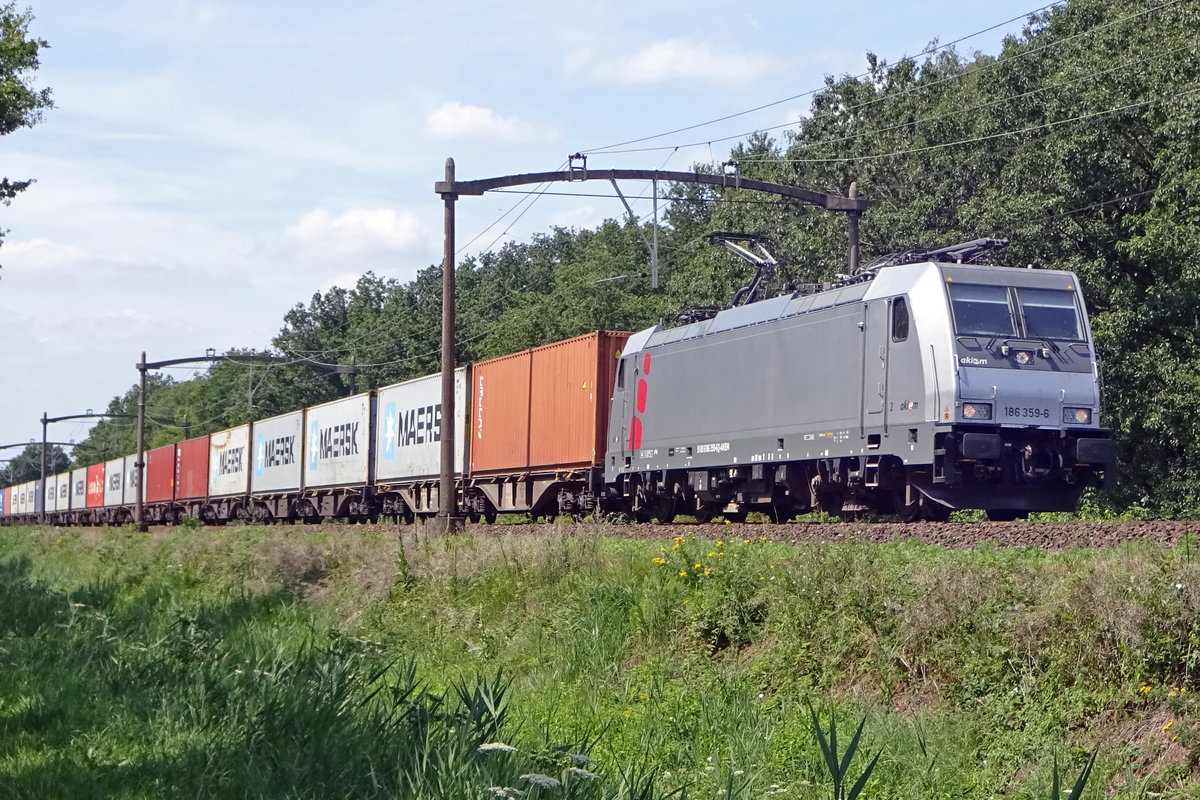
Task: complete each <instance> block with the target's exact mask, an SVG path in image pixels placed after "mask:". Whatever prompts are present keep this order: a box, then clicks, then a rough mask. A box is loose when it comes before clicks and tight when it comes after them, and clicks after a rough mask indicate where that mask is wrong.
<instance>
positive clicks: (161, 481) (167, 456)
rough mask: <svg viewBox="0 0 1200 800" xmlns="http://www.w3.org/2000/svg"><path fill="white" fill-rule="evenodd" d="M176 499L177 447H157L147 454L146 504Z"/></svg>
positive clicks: (169, 445) (170, 445)
mask: <svg viewBox="0 0 1200 800" xmlns="http://www.w3.org/2000/svg"><path fill="white" fill-rule="evenodd" d="M174 499H175V445H173V444H167V445H163V446H162V447H156V448H154V449H153V450H151V451H149V452H147V453H146V502H147V503H164V502H170V501H171V500H174Z"/></svg>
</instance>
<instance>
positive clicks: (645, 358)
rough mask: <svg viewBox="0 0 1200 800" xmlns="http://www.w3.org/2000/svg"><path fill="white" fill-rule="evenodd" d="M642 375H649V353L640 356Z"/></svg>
mask: <svg viewBox="0 0 1200 800" xmlns="http://www.w3.org/2000/svg"><path fill="white" fill-rule="evenodd" d="M642 374H643V375H649V374H650V354H649V353H643V354H642Z"/></svg>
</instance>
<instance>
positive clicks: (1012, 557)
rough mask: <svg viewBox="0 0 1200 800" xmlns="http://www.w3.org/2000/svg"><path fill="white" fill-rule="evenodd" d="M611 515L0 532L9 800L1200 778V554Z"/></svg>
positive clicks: (900, 788)
mask: <svg viewBox="0 0 1200 800" xmlns="http://www.w3.org/2000/svg"><path fill="white" fill-rule="evenodd" d="M609 532H610V530H609V529H607V528H604V527H599V528H593V527H587V526H571V525H563V526H558V527H555V528H553V529H552V530H551V531H550V532H549V533H544V532H539V533H537V534H535V535H529V534H528V533H525V532H519V533H515V534H514V533H508V532H506V533H504V534H499V535H498V534H496V533H493V532H492V531H486V532H481V529H478V528H476V529H473V530H472V531H471V532H469V533H468V534H467V535H465V536H461V537H457V538H422V537H416V536H414V535H413V534H412V533H411V532H408V531H405V532H404V534H403V535H402V536H401V535H400V534H399V533H398V534H397V535H396V536H392V535H383V534H381V533H378V532H369V533H365V534H357V533H354V532H346V531H337V532H322V531H314V530H307V529H293V530H287V529H278V528H276V529H263V528H254V527H248V528H242V529H229V530H226V531H221V532H215V533H214V532H209V531H201V532H191V533H184V532H173V533H155V534H152V535H151V536H150V537H145V536H141V535H139V534H136V532H131V531H128V530H114V531H109V532H107V533H106V534H105V535H103V536H98V537H97V536H95V535H94V534H91V533H86V532H85V533H79V532H65V533H62V532H56V531H48V530H34V531H28V530H27V531H23V532H19V533H18V532H10V531H5V532H0V567H2V568H0V587H2V588H0V674H3V675H4V676H5V680H4V681H0V797H4V796H5V794H4V791H5V787H15V789H13V790H11V791H10V794H11V795H13V796H50V797H56V796H58V797H66V796H71V797H74V796H96V797H99V796H134V797H136V796H146V797H151V796H153V797H160V796H180V797H182V796H185V795H186V796H229V795H242V796H295V797H308V796H312V797H317V796H322V797H324V796H355V797H360V796H361V797H488V796H491V797H500V796H506V797H518V796H540V797H567V796H572V797H662V796H669V795H672V793H675V796H679V797H683V796H688V797H712V798H718V797H730V796H733V797H739V796H740V797H765V796H782V797H813V798H817V797H822V798H823V797H828V796H829V781H830V772H829V764H830V761H829V754H828V752H827V750H828V749H829V748H832V751H833V752H834V753H836V751H837V746H836V745H833V744H832V742H830V741H828V739H826V741H825V744H826V747H825V748H823V747H822V745H821V741H822V737H823V736H825V734H824V733H823V731H822V728H821V726H820V725H819V724H818V725H815V726H814V723H813V715H812V712H811V711H810V707H811V706H814V705H815V706H818V707H820V708H822V709H825V710H826V713H828V714H831V715H836V716H838V717H840V718H843V719H845V718H854V719H862V720H863V724H862V725H861V726H860V727H859V728H858V733H857V734H856V735H855V736H854V737H853V743H854V747H853V748H850V749H851V750H854V749H862V750H863V751H864V752H867V751H869V752H870V754H871V755H872V756H873V757H874V758H876V759H877V761H872V762H870V763H871V764H872V765H873V769H872V770H870V771H868V772H867V774H866V776H865V777H864V779H863V781H862V783H861V785H860V786H859V787H858V788H859V791H860V795H859V800H864V798H871V797H885V796H891V797H950V796H955V797H978V798H990V797H992V796H993V795H996V794H999V793H1005V794H1008V795H1012V796H1018V797H1026V796H1028V797H1033V796H1036V797H1043V798H1044V797H1046V796H1047V792H1048V790H1049V789H1051V788H1052V787H1053V785H1054V776H1055V775H1057V774H1058V773H1057V766H1056V760H1055V759H1056V755H1055V754H1057V753H1062V752H1064V751H1065V753H1066V755H1065V756H1064V763H1063V765H1062V766H1063V768H1064V769H1066V768H1068V767H1069V766H1071V767H1072V768H1074V769H1078V768H1080V767H1082V765H1083V763H1084V760H1085V759H1084V757H1083V753H1084V751H1087V752H1093V751H1099V753H1100V754H1099V756H1098V758H1097V761H1096V767H1095V770H1096V772H1097V775H1096V776H1095V777H1093V778H1092V781H1093V785H1094V786H1095V787H1100V788H1091V787H1089V789H1088V793H1089V796H1090V795H1091V794H1093V793H1095V794H1097V795H1098V794H1100V793H1102V792H1107V793H1108V794H1110V795H1114V796H1128V797H1138V796H1146V795H1148V794H1149V793H1155V794H1159V795H1162V796H1165V797H1172V796H1181V797H1182V796H1187V792H1188V791H1189V790H1188V788H1187V787H1188V786H1189V785H1191V784H1190V782H1191V781H1192V779H1193V777H1195V773H1194V769H1195V763H1196V755H1195V754H1196V753H1198V752H1200V750H1197V746H1196V742H1197V740H1200V727H1197V725H1196V720H1197V717H1196V715H1195V710H1194V707H1193V704H1192V699H1191V698H1192V692H1193V691H1194V689H1195V682H1196V674H1195V669H1196V658H1197V654H1198V653H1200V646H1198V643H1200V613H1198V612H1200V568H1198V567H1197V565H1196V564H1195V563H1194V562H1193V561H1192V553H1193V552H1194V550H1195V548H1194V546H1192V547H1190V548H1185V547H1181V548H1178V549H1164V548H1157V547H1154V546H1150V545H1131V546H1124V547H1121V548H1116V549H1112V550H1106V551H1085V550H1074V551H1067V552H1064V553H1056V554H1047V553H1042V552H1040V551H1036V550H1026V549H999V548H993V547H990V546H987V545H983V546H980V547H978V548H976V549H975V550H970V551H948V550H942V549H939V548H936V547H930V546H925V545H920V544H916V543H910V542H896V543H893V544H890V545H883V546H865V545H855V544H852V543H851V544H835V545H809V546H785V545H781V544H777V543H774V542H770V541H765V540H760V539H758V538H754V539H752V540H751V539H742V538H738V539H728V540H726V539H717V540H704V539H700V538H697V537H694V536H691V535H686V534H685V535H682V536H680V537H678V538H676V539H674V540H671V541H666V542H654V543H650V542H636V541H627V540H619V539H611V538H606V536H605V535H606V534H607V533H609ZM60 537H61V538H60ZM9 676H12V680H8V678H9ZM829 738H832V736H830V737H829ZM1122 743H1124V744H1122ZM876 754H878V755H876ZM850 755H853V753H850ZM843 761H845V764H844V766H845V769H843V773H844V775H845V776H846V777H845V780H844V781H843V782H842V788H843V789H844V790H846V791H848V790H850V789H851V788H853V787H854V786H855V783H856V781H857V778H858V777H859V776H860V775H861V774H862V772H861V770H862V768H863V767H864V766H865V765H866V762H865V761H864V762H862V763H861V764H859V766H858V767H857V768H856V769H852V768H851V767H852V765H853V764H858V763H859V762H858V760H857V759H855V760H853V761H850V760H847V759H846V754H845V753H843V755H842V756H840V757H837V758H836V762H837V764H838V765H839V768H841V767H842V766H843ZM1068 762H1069V763H1068ZM856 770H857V771H856ZM593 776H596V777H593ZM518 792H525V793H526V794H525V795H521V794H519V793H518ZM1064 794H1065V792H1064Z"/></svg>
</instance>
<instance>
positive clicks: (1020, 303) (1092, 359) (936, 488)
mask: <svg viewBox="0 0 1200 800" xmlns="http://www.w3.org/2000/svg"><path fill="white" fill-rule="evenodd" d="M941 274H942V278H943V283H944V287H945V292H946V302H947V304H946V308H947V311H948V313H949V323H950V324H949V327H950V334H951V337H952V342H951V348H950V351H951V353H952V354H953V355H952V358H953V362H954V363H953V383H954V387H955V391H954V403H953V406H951V405H950V404H944V405H943V408H942V409H940V418H939V420H938V423H939V427H940V428H941V430H940V431H939V433H938V434H937V440H938V441H937V442H936V444H935V463H934V474H933V480H934V485H933V486H931V487H930V494H932V495H934V496H937V495H939V494H941V495H943V496H944V497H946V498H947V499H949V498H953V506H955V507H960V508H962V507H975V508H983V509H985V510H987V511H988V512H989V514H990V515H991V516H993V517H1004V516H1006V515H1015V514H1017V513H1021V512H1025V511H1033V510H1039V511H1046V510H1073V509H1074V508H1075V505H1076V503H1077V502H1078V499H1079V495H1080V494H1081V493H1082V491H1083V488H1084V487H1085V486H1087V485H1090V484H1096V483H1099V482H1101V481H1102V480H1108V481H1111V480H1112V479H1113V478H1114V476H1115V469H1114V463H1113V462H1114V452H1113V443H1112V440H1111V438H1110V437H1109V434H1108V432H1107V431H1106V430H1105V429H1103V428H1102V427H1101V418H1100V415H1101V408H1100V385H1099V370H1098V367H1097V362H1096V354H1095V348H1094V345H1093V341H1092V335H1091V329H1090V326H1089V325H1088V320H1087V314H1086V312H1085V309H1084V303H1083V298H1082V295H1081V294H1080V292H1079V281H1078V279H1077V278H1076V277H1075V276H1074V275H1073V274H1072V273H1070V272H1060V271H1048V270H1036V271H1035V270H1020V269H1013V268H995V267H979V266H966V265H948V264H944V265H941ZM947 423H948V424H947Z"/></svg>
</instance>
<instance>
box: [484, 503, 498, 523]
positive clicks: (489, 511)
mask: <svg viewBox="0 0 1200 800" xmlns="http://www.w3.org/2000/svg"><path fill="white" fill-rule="evenodd" d="M498 516H499V514H497V513H496V509H494V508H492V507H491V506H490V505H489V506H488V507H487V508H485V509H484V510H483V521H484V522H486V523H487V524H488V525H495V524H496V517H498Z"/></svg>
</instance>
